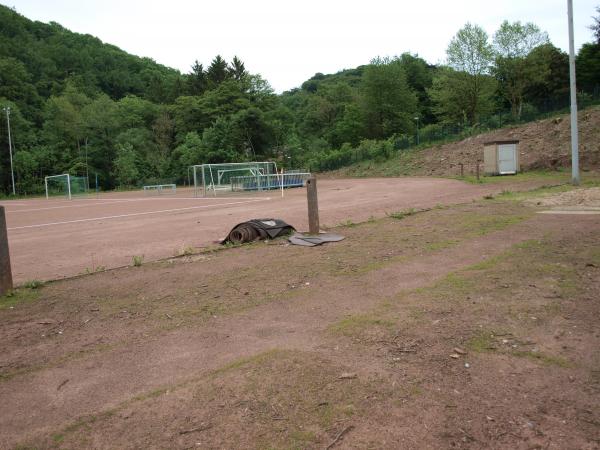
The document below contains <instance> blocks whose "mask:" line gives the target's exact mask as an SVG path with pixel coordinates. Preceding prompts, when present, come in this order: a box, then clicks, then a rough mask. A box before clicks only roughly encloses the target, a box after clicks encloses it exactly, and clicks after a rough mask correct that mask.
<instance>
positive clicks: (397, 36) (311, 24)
mask: <svg viewBox="0 0 600 450" xmlns="http://www.w3.org/2000/svg"><path fill="white" fill-rule="evenodd" d="M3 3H4V4H5V5H6V6H9V7H14V8H15V9H16V10H17V11H18V12H19V13H20V14H22V15H24V16H26V17H28V18H30V19H33V20H39V21H42V22H51V21H53V22H58V23H60V24H61V25H63V26H64V27H65V28H68V29H70V30H71V31H75V32H78V33H84V34H91V35H93V36H97V37H98V38H100V39H101V40H102V41H104V42H107V43H110V44H113V45H116V46H118V47H120V48H121V49H123V50H125V51H127V52H129V53H133V54H135V55H138V56H146V57H150V58H152V59H154V60H156V61H157V62H159V63H161V64H164V65H167V66H170V67H174V68H176V69H179V70H180V71H182V72H183V73H188V72H189V71H190V67H191V66H192V64H193V63H194V61H195V60H198V61H199V62H201V63H203V64H204V65H205V67H206V66H207V65H208V64H209V63H210V61H211V59H212V58H213V57H214V56H215V55H217V54H220V55H221V56H223V57H224V58H225V59H227V60H228V61H229V60H231V58H232V57H233V56H234V55H237V56H238V57H239V58H241V59H242V61H244V63H245V64H246V68H247V69H248V70H249V71H250V72H252V73H260V74H261V75H262V76H263V77H264V78H266V79H267V80H268V81H269V82H270V84H271V86H273V88H274V89H275V90H276V91H277V92H282V91H285V90H289V89H292V88H294V87H298V86H300V84H301V83H302V82H303V81H305V80H306V79H308V78H310V77H311V76H312V75H314V74H315V73H316V72H322V73H334V72H337V71H339V70H342V69H349V68H353V67H356V66H359V65H362V64H366V63H368V62H369V61H370V60H371V59H372V58H373V57H375V56H394V55H399V54H401V53H403V52H411V53H413V54H414V53H416V54H418V55H419V56H421V57H422V58H424V59H426V60H427V61H428V62H430V63H435V64H437V63H443V62H444V59H445V51H446V47H447V46H448V43H449V41H450V39H452V36H454V34H456V32H457V31H458V30H459V29H460V28H461V27H462V26H463V25H464V24H465V23H466V22H471V23H476V24H478V25H480V26H482V27H483V28H484V29H485V30H486V31H487V32H488V33H489V34H490V37H491V35H492V34H493V33H494V31H495V30H496V29H497V28H498V26H499V25H500V23H501V22H502V21H503V20H505V19H506V20H509V21H511V22H512V21H517V20H520V21H522V22H534V23H535V24H537V25H538V26H539V27H540V28H541V29H542V30H545V31H547V32H548V34H549V35H550V39H551V41H552V43H553V44H554V45H556V46H557V47H559V48H561V49H563V50H565V51H568V34H567V31H568V28H567V0H536V1H532V0H504V1H503V0H496V1H491V0H487V1H482V0H455V1H451V2H450V1H446V0H437V1H433V0H421V1H411V2H403V1H397V0H395V1H394V0H387V1H385V0H369V1H364V0H360V1H356V0H318V1H317V0H302V1H291V0H253V1H248V0H221V1H214V2H213V1H201V0H196V1H193V0H187V1H186V0H170V1H164V0H143V1H142V0H51V1H49V0H7V1H3ZM573 3H574V22H575V46H576V48H579V47H580V46H581V45H582V44H583V43H585V42H589V41H591V40H592V32H591V30H590V29H589V28H588V27H589V26H590V25H591V24H592V22H593V20H592V16H596V15H597V13H596V11H595V8H596V7H597V6H600V0H574V2H573Z"/></svg>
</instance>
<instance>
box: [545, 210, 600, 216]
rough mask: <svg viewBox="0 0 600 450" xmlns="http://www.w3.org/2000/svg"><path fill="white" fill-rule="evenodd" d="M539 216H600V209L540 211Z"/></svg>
mask: <svg viewBox="0 0 600 450" xmlns="http://www.w3.org/2000/svg"><path fill="white" fill-rule="evenodd" d="M538 214H567V215H594V214H600V210H598V209H552V210H549V211H538Z"/></svg>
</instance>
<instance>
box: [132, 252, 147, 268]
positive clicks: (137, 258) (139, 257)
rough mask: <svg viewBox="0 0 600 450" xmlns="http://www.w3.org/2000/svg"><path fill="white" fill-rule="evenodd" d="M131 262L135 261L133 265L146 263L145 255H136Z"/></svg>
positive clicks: (138, 265)
mask: <svg viewBox="0 0 600 450" xmlns="http://www.w3.org/2000/svg"><path fill="white" fill-rule="evenodd" d="M131 262H132V263H133V267H140V266H141V265H142V264H143V263H144V256H143V255H134V256H133V257H132V258H131Z"/></svg>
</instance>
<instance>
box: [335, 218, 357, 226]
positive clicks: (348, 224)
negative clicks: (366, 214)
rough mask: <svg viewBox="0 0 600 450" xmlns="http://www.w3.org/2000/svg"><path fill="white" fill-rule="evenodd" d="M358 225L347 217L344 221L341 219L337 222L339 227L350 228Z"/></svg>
mask: <svg viewBox="0 0 600 450" xmlns="http://www.w3.org/2000/svg"><path fill="white" fill-rule="evenodd" d="M357 225H359V224H358V223H356V222H354V221H352V219H347V220H345V221H342V222H340V223H339V224H338V226H339V227H348V228H352V227H355V226H357Z"/></svg>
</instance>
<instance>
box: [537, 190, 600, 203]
mask: <svg viewBox="0 0 600 450" xmlns="http://www.w3.org/2000/svg"><path fill="white" fill-rule="evenodd" d="M527 203H528V204H535V205H540V206H567V207H584V208H590V207H591V208H600V188H598V187H593V188H587V189H576V190H573V191H568V192H560V193H557V194H552V195H547V196H544V197H542V198H537V199H530V200H527Z"/></svg>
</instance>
